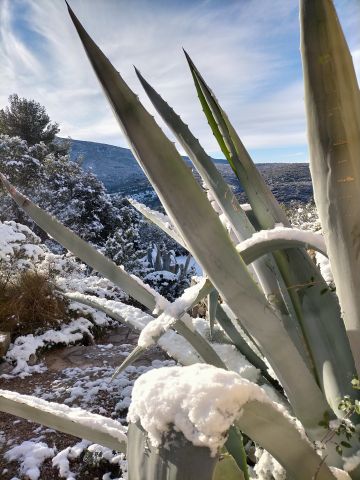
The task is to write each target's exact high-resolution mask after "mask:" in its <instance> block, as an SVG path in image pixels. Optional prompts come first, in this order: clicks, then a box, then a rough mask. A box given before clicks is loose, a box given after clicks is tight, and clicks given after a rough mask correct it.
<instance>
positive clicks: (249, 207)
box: [240, 203, 252, 212]
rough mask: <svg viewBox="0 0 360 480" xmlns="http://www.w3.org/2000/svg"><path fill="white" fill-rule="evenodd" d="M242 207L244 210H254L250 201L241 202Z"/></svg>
mask: <svg viewBox="0 0 360 480" xmlns="http://www.w3.org/2000/svg"><path fill="white" fill-rule="evenodd" d="M240 207H241V208H242V209H243V210H244V212H251V210H252V208H251V205H250V203H241V204H240Z"/></svg>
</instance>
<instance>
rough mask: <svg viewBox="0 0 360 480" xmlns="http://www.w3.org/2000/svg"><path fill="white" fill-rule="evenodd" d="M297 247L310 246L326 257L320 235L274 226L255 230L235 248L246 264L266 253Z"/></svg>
mask: <svg viewBox="0 0 360 480" xmlns="http://www.w3.org/2000/svg"><path fill="white" fill-rule="evenodd" d="M298 247H304V248H312V249H313V250H316V251H317V252H320V253H321V254H322V255H325V257H327V251H326V245H325V242H324V238H323V236H322V235H320V234H319V233H313V232H307V231H305V230H298V229H294V228H285V229H284V228H274V229H272V230H263V231H261V232H257V233H255V234H254V235H253V236H252V237H251V238H249V239H248V240H244V241H243V242H241V243H239V244H238V245H237V246H236V250H237V251H238V252H239V253H240V254H241V256H242V258H243V260H244V262H245V263H246V264H247V265H248V264H249V263H251V262H253V261H254V260H256V259H258V258H259V257H260V256H262V255H266V254H267V253H270V252H274V251H276V250H285V249H289V248H298Z"/></svg>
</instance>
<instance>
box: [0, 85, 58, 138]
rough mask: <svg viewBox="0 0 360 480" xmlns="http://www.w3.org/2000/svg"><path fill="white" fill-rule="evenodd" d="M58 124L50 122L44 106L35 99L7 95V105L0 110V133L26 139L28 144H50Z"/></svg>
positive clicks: (56, 131)
mask: <svg viewBox="0 0 360 480" xmlns="http://www.w3.org/2000/svg"><path fill="white" fill-rule="evenodd" d="M58 132H59V125H58V124H57V123H53V122H51V120H50V118H49V116H48V114H47V113H46V110H45V107H44V106H42V105H40V103H38V102H36V101H35V100H28V99H26V98H19V96H18V95H17V94H16V93H14V94H13V95H10V97H9V106H8V107H6V108H5V109H1V110H0V133H2V134H5V135H10V136H12V137H20V138H22V139H23V140H26V141H27V143H28V145H35V144H37V143H40V142H44V143H45V144H51V143H52V142H53V141H54V139H55V135H56V134H57V133H58Z"/></svg>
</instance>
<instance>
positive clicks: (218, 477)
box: [213, 454, 249, 480]
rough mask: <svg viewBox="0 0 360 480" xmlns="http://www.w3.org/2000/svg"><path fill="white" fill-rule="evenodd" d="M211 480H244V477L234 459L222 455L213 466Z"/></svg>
mask: <svg viewBox="0 0 360 480" xmlns="http://www.w3.org/2000/svg"><path fill="white" fill-rule="evenodd" d="M248 478H249V477H248ZM213 480H245V477H244V474H243V472H242V471H241V470H240V468H239V466H238V465H237V463H236V462H235V460H234V458H233V457H232V456H231V455H227V454H222V455H220V458H219V461H218V462H217V463H216V465H215V470H214V475H213Z"/></svg>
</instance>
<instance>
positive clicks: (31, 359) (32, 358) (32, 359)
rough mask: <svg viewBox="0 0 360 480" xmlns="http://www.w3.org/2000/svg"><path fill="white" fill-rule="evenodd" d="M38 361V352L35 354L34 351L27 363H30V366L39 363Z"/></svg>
mask: <svg viewBox="0 0 360 480" xmlns="http://www.w3.org/2000/svg"><path fill="white" fill-rule="evenodd" d="M37 361H38V358H37V356H36V354H35V353H32V354H31V355H30V357H29V360H28V362H27V363H28V365H30V366H31V367H32V366H33V365H35V364H36V363H37Z"/></svg>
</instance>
